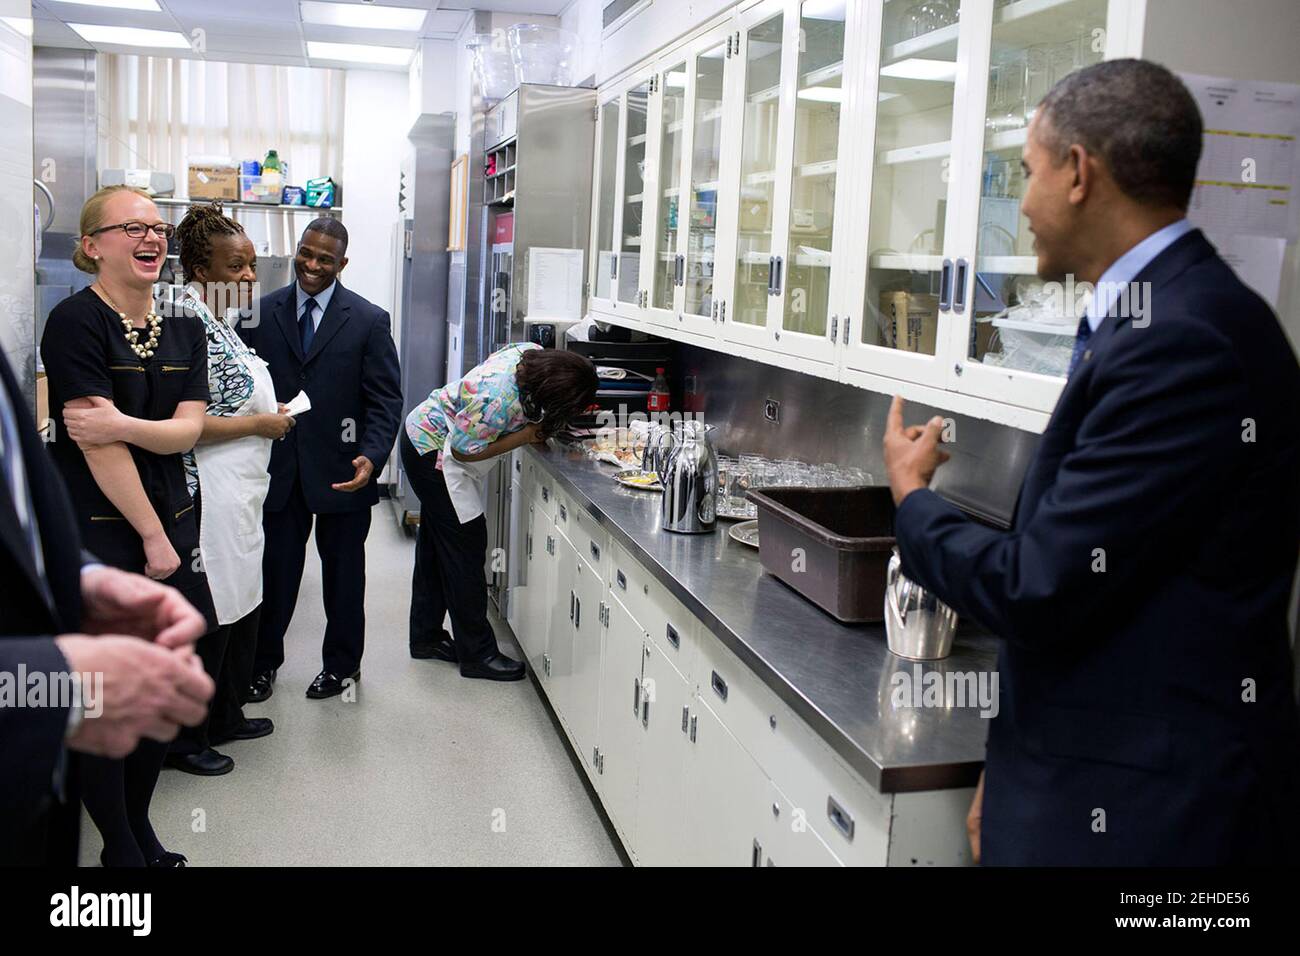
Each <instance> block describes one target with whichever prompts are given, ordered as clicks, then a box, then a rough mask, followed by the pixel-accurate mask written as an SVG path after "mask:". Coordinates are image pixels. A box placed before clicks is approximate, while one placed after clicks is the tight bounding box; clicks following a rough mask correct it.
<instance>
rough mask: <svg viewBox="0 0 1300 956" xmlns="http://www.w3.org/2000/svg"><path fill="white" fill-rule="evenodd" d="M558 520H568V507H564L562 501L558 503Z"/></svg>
mask: <svg viewBox="0 0 1300 956" xmlns="http://www.w3.org/2000/svg"><path fill="white" fill-rule="evenodd" d="M560 520H561V521H568V520H569V509H568V508H566V507H564V504H563V503H561V504H560Z"/></svg>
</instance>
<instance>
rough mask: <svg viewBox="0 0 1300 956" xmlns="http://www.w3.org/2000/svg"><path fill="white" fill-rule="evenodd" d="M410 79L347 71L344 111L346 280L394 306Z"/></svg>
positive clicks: (377, 300) (361, 291)
mask: <svg viewBox="0 0 1300 956" xmlns="http://www.w3.org/2000/svg"><path fill="white" fill-rule="evenodd" d="M408 95H409V87H408V79H407V77H406V76H405V75H404V74H401V73H394V72H384V71H380V70H348V71H347V104H346V108H345V112H344V116H343V172H342V174H341V176H342V183H341V185H342V193H343V195H342V200H343V224H344V225H345V226H347V227H348V234H349V235H348V266H347V269H346V270H345V271H344V273H343V284H344V285H346V286H347V287H348V288H349V289H351V290H352V291H353V292H356V293H357V294H358V295H362V296H365V298H367V299H369V300H370V301H371V302H373V303H375V305H378V306H380V307H381V308H384V309H387V310H388V311H389V313H391V312H392V311H393V269H394V268H395V263H394V262H393V249H392V245H393V228H394V226H395V224H396V223H397V219H398V211H397V188H398V169H399V165H400V163H401V158H402V154H403V153H404V152H405V147H406V133H407V130H409V129H410V123H408V122H407V97H408Z"/></svg>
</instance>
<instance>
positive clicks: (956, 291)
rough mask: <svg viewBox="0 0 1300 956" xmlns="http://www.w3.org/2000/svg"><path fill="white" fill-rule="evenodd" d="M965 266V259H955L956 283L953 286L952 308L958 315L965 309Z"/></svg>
mask: <svg viewBox="0 0 1300 956" xmlns="http://www.w3.org/2000/svg"><path fill="white" fill-rule="evenodd" d="M966 267H967V262H966V260H965V259H958V260H957V284H956V286H955V287H954V288H953V305H952V309H953V311H954V312H956V313H957V314H958V315H961V314H962V313H963V312H965V311H966Z"/></svg>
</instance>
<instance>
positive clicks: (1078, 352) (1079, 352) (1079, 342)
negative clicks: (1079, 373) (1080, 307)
mask: <svg viewBox="0 0 1300 956" xmlns="http://www.w3.org/2000/svg"><path fill="white" fill-rule="evenodd" d="M1090 338H1092V326H1091V325H1089V324H1088V316H1087V315H1085V316H1083V318H1081V319H1079V331H1077V332H1075V333H1074V351H1073V352H1071V353H1070V370H1069V371H1068V372H1066V373H1065V377H1066V378H1069V377H1070V376H1071V375H1073V374H1074V370H1075V369H1076V368H1078V367H1079V362H1080V361H1081V360H1082V359H1083V351H1084V349H1086V348H1087V347H1088V339H1090Z"/></svg>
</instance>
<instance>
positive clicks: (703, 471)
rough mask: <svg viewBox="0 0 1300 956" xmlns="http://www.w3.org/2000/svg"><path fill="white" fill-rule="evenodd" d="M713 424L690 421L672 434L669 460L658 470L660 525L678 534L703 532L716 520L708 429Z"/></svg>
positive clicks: (714, 465)
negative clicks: (661, 512) (660, 489)
mask: <svg viewBox="0 0 1300 956" xmlns="http://www.w3.org/2000/svg"><path fill="white" fill-rule="evenodd" d="M712 430H713V426H712V425H705V424H703V423H702V422H698V421H695V420H689V421H685V422H682V423H681V427H680V428H679V429H678V430H677V432H676V434H675V435H674V436H673V437H674V439H675V443H674V447H673V448H672V451H670V452H669V453H668V460H667V461H666V462H665V463H664V466H663V469H662V470H661V471H660V472H659V480H660V482H661V483H662V484H663V486H664V491H663V502H662V507H663V528H664V530H665V531H675V532H678V533H680V534H703V533H705V532H708V531H712V530H713V526H714V524H715V522H716V521H717V496H718V456H717V454H716V453H715V452H714V450H713V440H712V439H711V438H710V437H709V432H711V431H712Z"/></svg>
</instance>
